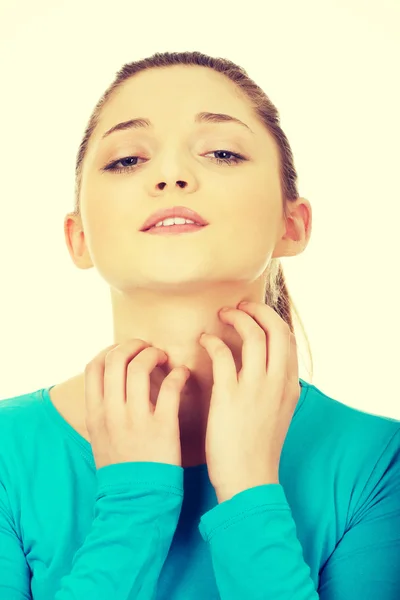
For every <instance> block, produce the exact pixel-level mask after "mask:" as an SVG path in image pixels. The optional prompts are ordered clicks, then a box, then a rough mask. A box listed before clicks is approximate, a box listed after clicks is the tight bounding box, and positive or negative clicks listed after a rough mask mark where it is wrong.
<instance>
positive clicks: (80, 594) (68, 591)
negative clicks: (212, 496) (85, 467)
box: [0, 462, 183, 600]
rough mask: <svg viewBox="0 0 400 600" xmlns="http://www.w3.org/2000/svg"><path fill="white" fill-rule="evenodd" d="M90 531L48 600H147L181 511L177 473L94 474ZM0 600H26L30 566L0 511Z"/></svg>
mask: <svg viewBox="0 0 400 600" xmlns="http://www.w3.org/2000/svg"><path fill="white" fill-rule="evenodd" d="M97 478H98V492H97V496H96V501H95V504H94V512H93V522H92V526H91V528H90V531H89V533H88V535H87V537H86V539H85V541H84V543H83V544H82V546H81V547H80V548H79V549H78V550H77V552H76V553H75V555H74V557H73V560H72V564H71V565H68V569H67V571H68V575H65V576H63V577H62V578H61V580H60V582H57V583H58V585H57V587H56V588H55V589H56V590H57V593H56V594H55V596H54V600H110V598H113V600H127V599H128V598H131V597H133V596H132V594H133V595H134V597H135V598H138V600H139V599H143V600H148V599H149V598H153V597H154V595H155V592H156V589H157V583H158V579H159V575H160V572H161V570H162V567H163V565H164V562H165V559H166V557H167V555H168V552H169V549H170V546H171V543H172V539H173V536H174V533H175V529H176V526H177V524H178V519H179V515H180V511H181V506H182V499H183V469H181V468H177V467H175V466H174V465H169V464H165V465H164V464H163V465H162V470H161V468H160V465H159V464H158V463H148V462H146V463H144V462H143V463H140V462H137V463H132V462H129V463H128V462H126V463H118V464H112V465H107V466H105V467H102V468H100V469H98V471H97ZM0 518H1V525H0V535H1V537H0V548H1V552H0V556H1V558H0V561H1V562H0V598H3V597H4V598H7V600H28V599H30V598H31V596H30V592H29V590H30V582H29V577H28V566H27V565H26V562H25V557H24V555H23V552H22V548H21V544H20V543H19V541H18V540H17V538H16V535H15V531H14V530H13V528H12V524H11V521H10V519H9V517H7V516H4V513H3V512H2V511H0Z"/></svg>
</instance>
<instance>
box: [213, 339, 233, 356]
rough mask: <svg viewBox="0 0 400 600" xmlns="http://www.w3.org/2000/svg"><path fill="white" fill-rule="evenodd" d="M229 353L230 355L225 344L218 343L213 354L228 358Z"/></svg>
mask: <svg viewBox="0 0 400 600" xmlns="http://www.w3.org/2000/svg"><path fill="white" fill-rule="evenodd" d="M229 353H230V350H229V348H228V346H226V344H224V343H223V342H218V344H216V346H215V354H217V355H222V356H223V355H224V354H226V355H227V356H228V355H229Z"/></svg>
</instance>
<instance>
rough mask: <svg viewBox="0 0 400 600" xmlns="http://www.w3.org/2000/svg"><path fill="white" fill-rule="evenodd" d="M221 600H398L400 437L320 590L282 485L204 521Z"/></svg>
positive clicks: (239, 498) (248, 494)
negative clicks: (304, 553)
mask: <svg viewBox="0 0 400 600" xmlns="http://www.w3.org/2000/svg"><path fill="white" fill-rule="evenodd" d="M199 528H200V533H201V535H202V537H203V539H204V540H205V541H208V542H209V543H210V549H211V556H212V561H213V566H214V572H215V577H216V582H217V586H218V590H219V592H220V596H221V600H236V599H237V600H239V599H240V600H242V599H243V598H251V600H258V599H260V600H261V599H262V600H266V599H267V598H273V599H274V600H317V599H318V598H320V600H339V599H340V600H355V599H359V598H360V599H361V598H362V600H376V598H379V600H398V598H399V593H400V430H397V431H396V433H395V434H394V435H393V436H392V437H391V439H390V441H389V443H388V445H387V446H386V448H385V449H384V451H383V453H382V455H381V456H380V458H379V460H378V461H377V462H376V464H375V466H374V468H373V469H372V472H371V475H370V477H369V480H368V482H367V484H366V485H365V488H364V490H363V493H362V495H361V497H360V499H359V500H358V503H357V506H356V508H355V510H354V514H353V515H352V516H351V519H350V522H349V525H348V527H347V530H346V532H345V534H344V535H343V536H342V538H341V540H340V541H339V542H338V544H337V545H336V548H335V549H334V551H333V552H332V554H331V556H330V557H329V559H328V560H327V561H326V563H325V564H324V565H321V569H320V573H319V581H318V590H316V586H315V585H314V582H313V581H312V579H311V573H310V569H309V567H308V565H307V564H306V562H305V561H304V558H303V551H302V547H301V544H300V542H299V540H298V538H297V535H296V525H295V522H294V520H293V518H292V514H291V510H290V506H289V504H288V502H287V500H286V497H285V494H284V489H283V487H282V486H281V485H279V484H271V485H262V486H257V487H254V488H251V489H247V490H245V491H243V492H241V493H239V494H237V495H236V496H233V497H232V498H231V500H229V501H228V502H223V503H222V504H219V505H217V506H216V507H214V508H213V509H212V510H211V511H209V512H208V513H206V514H205V515H203V517H202V518H201V520H200V525H199Z"/></svg>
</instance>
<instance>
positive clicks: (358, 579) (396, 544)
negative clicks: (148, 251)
mask: <svg viewBox="0 0 400 600" xmlns="http://www.w3.org/2000/svg"><path fill="white" fill-rule="evenodd" d="M299 381H300V385H301V395H300V398H299V401H298V404H297V406H296V410H295V413H294V415H293V418H292V421H291V424H290V427H289V430H288V434H287V436H286V439H285V443H284V446H283V450H282V455H281V461H280V469H279V484H270V485H260V486H257V487H253V488H249V489H247V490H244V491H242V492H240V493H239V494H236V495H235V496H233V497H232V498H231V499H230V500H227V501H224V502H221V503H220V504H219V503H218V500H217V498H216V494H215V491H214V488H213V487H212V485H211V484H210V481H209V477H208V471H207V466H206V465H205V464H204V465H199V466H195V467H188V468H182V467H178V466H175V465H169V464H166V463H151V462H136V463H135V462H129V463H122V464H114V465H108V466H105V467H102V468H100V469H98V470H97V469H96V466H95V462H94V458H93V454H92V451H91V445H90V444H89V443H88V442H87V440H85V439H84V438H83V437H82V436H81V435H80V434H79V433H78V432H77V431H76V430H75V429H73V428H72V426H71V425H70V424H69V423H68V422H67V421H66V420H64V418H63V417H62V415H61V414H60V413H59V412H58V411H57V409H56V408H55V406H54V405H53V404H52V401H51V399H50V396H49V390H50V389H51V387H53V386H50V388H43V389H40V390H38V391H35V392H32V393H28V394H24V395H20V396H15V397H12V398H5V399H3V400H1V401H0V600H28V599H34V600H217V599H218V600H261V599H262V600H289V599H290V600H316V599H317V598H321V599H322V600H376V599H377V598H379V600H399V598H400V421H398V420H395V419H390V418H388V417H383V416H379V415H373V414H370V413H366V412H363V411H360V410H357V409H354V408H351V407H350V406H347V405H346V404H344V403H342V402H340V401H338V400H335V399H333V398H331V397H328V396H327V395H326V394H324V393H323V392H322V391H320V390H319V389H318V388H317V387H315V386H314V385H311V384H310V383H307V382H305V381H304V380H303V379H300V380H299ZM238 443H239V442H238Z"/></svg>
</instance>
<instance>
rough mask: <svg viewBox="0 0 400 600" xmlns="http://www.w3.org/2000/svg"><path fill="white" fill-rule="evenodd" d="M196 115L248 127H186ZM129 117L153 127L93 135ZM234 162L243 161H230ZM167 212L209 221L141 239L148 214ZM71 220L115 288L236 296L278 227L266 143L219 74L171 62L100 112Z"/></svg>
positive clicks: (271, 146) (144, 75)
mask: <svg viewBox="0 0 400 600" xmlns="http://www.w3.org/2000/svg"><path fill="white" fill-rule="evenodd" d="M201 112H209V113H223V114H227V115H231V116H232V117H235V118H237V119H240V120H241V121H242V122H243V123H244V124H246V125H247V127H246V126H243V125H240V124H236V123H235V122H229V121H226V122H223V123H213V122H205V121H199V122H196V115H198V114H199V113H201ZM138 118H143V119H148V120H149V121H150V122H151V126H148V127H135V128H126V129H124V130H119V131H116V132H114V133H111V134H110V135H107V136H106V137H103V136H104V134H105V133H106V132H107V131H108V130H109V129H110V128H112V127H114V126H115V125H116V124H118V123H121V122H123V121H128V120H131V119H138ZM222 151H226V152H229V153H230V154H224V153H223V152H222ZM221 152H222V154H221ZM235 154H239V155H241V156H242V157H243V159H244V160H240V159H238V160H237V162H235V161H234V157H235ZM129 157H138V158H134V159H132V158H129ZM218 158H219V159H223V158H225V159H227V160H226V162H228V161H230V162H231V164H224V163H222V162H221V164H218V160H217V159H218ZM121 159H125V160H123V161H122V163H121V162H117V161H120V160H121ZM112 164H114V166H115V167H116V168H117V169H120V170H121V172H117V171H112V170H111V169H110V168H109V166H110V165H111V166H112ZM124 167H125V169H124ZM122 169H124V170H122ZM176 205H180V206H186V207H188V208H190V209H194V210H195V211H197V212H198V213H199V214H200V215H202V216H203V217H204V218H205V219H206V221H208V223H209V225H208V226H207V227H204V228H203V229H201V230H200V231H197V232H196V233H187V234H184V235H172V236H171V235H168V236H164V235H151V234H148V233H144V232H141V231H140V229H141V227H142V225H143V222H144V221H145V220H146V219H147V218H148V217H149V216H150V215H151V214H152V213H153V212H154V211H156V210H158V209H161V208H169V207H172V206H176ZM81 214H82V224H83V229H84V242H85V244H86V249H87V250H88V252H89V254H90V257H91V261H92V262H93V264H94V265H95V266H96V268H97V269H98V271H99V272H100V274H101V275H102V276H103V277H104V279H105V280H106V281H107V282H108V283H109V284H110V285H111V286H113V287H115V288H116V289H117V290H120V291H122V292H129V291H130V290H135V289H140V288H143V289H146V290H153V291H154V292H165V293H168V291H169V292H171V293H176V294H178V295H179V294H180V293H181V292H182V293H183V294H186V293H190V292H202V290H203V289H204V290H207V288H211V287H215V285H216V284H219V285H221V286H222V287H223V286H226V287H227V289H229V288H231V287H232V286H238V288H239V289H240V288H241V287H243V288H246V285H248V284H249V283H252V282H254V281H255V280H256V279H257V278H259V277H260V276H261V275H262V273H263V272H264V270H265V268H266V267H267V265H268V263H269V262H270V259H271V257H273V256H274V250H275V247H276V244H277V242H278V241H279V240H280V238H281V237H282V235H283V233H284V231H285V223H284V218H283V204H282V197H281V189H280V180H279V159H278V152H277V149H276V146H275V143H274V141H273V138H272V137H271V136H270V134H269V133H268V132H267V130H266V129H265V127H264V126H263V125H262V124H261V122H260V121H259V120H258V119H257V118H256V117H255V116H254V114H253V112H252V110H251V108H250V106H249V104H248V101H247V100H246V99H245V98H244V97H243V96H242V95H241V92H240V90H238V89H237V88H236V86H235V85H234V84H233V83H232V82H231V81H230V80H228V79H227V78H225V77H224V76H223V75H221V74H219V73H216V72H214V71H213V70H211V69H207V68H204V67H197V66H194V67H193V66H188V67H186V66H180V65H179V66H173V67H167V68H164V69H160V68H158V69H152V70H149V71H145V72H141V73H139V74H138V75H135V76H134V77H133V78H131V79H130V80H128V81H127V82H125V83H124V85H123V86H122V87H121V88H120V89H119V90H118V91H117V92H116V93H115V94H114V95H113V97H112V99H111V100H110V101H109V102H108V104H107V105H106V107H105V108H104V109H103V112H102V115H101V118H100V122H99V124H98V126H97V128H96V130H95V131H94V133H93V136H92V138H91V140H90V143H89V147H88V152H87V155H86V158H85V161H84V168H83V177H82V188H81Z"/></svg>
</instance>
